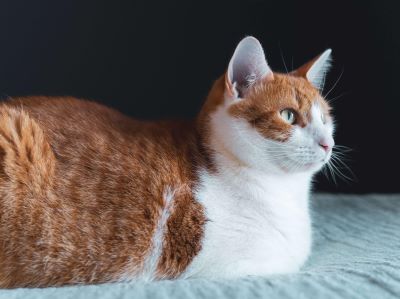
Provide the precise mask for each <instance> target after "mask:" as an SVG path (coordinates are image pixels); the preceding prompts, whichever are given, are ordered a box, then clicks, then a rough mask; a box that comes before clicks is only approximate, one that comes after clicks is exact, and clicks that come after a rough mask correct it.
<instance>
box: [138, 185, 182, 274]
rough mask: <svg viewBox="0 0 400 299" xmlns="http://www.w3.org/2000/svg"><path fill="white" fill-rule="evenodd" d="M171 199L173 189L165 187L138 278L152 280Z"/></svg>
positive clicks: (169, 211) (169, 212)
mask: <svg viewBox="0 0 400 299" xmlns="http://www.w3.org/2000/svg"><path fill="white" fill-rule="evenodd" d="M173 199H174V191H173V190H172V189H171V188H167V189H166V190H165V192H164V208H163V210H162V211H161V216H160V219H159V220H158V223H157V227H156V231H155V232H154V235H153V239H152V248H151V251H150V254H149V255H148V256H147V258H146V260H145V262H144V266H143V272H142V273H141V275H140V279H142V280H144V281H152V280H154V278H155V274H156V271H157V265H158V261H159V259H160V256H161V253H162V249H163V240H164V233H165V229H166V225H167V221H168V218H169V216H170V214H171V208H172V205H173Z"/></svg>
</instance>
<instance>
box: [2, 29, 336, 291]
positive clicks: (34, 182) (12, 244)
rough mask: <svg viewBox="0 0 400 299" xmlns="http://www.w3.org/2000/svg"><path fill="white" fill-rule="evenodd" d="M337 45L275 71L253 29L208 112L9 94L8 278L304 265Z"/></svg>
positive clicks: (127, 276) (234, 273) (105, 278)
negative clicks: (150, 113) (186, 114)
mask: <svg viewBox="0 0 400 299" xmlns="http://www.w3.org/2000/svg"><path fill="white" fill-rule="evenodd" d="M330 52H331V51H330V50H327V51H325V52H324V53H323V54H322V55H320V56H318V57H317V58H315V59H314V60H312V61H310V62H309V63H307V64H305V65H304V66H302V67H300V68H299V69H297V70H295V71H293V72H291V73H288V74H280V73H275V72H272V71H271V69H270V67H269V66H268V64H267V62H266V60H265V57H264V52H263V50H262V47H261V45H260V43H259V42H258V41H257V40H256V39H255V38H253V37H246V38H244V39H243V40H242V41H241V42H240V43H239V45H238V46H237V48H236V50H235V52H234V55H233V57H232V59H231V61H230V63H229V66H228V69H227V72H226V73H225V74H224V75H223V76H222V77H221V78H219V79H218V80H217V81H216V82H215V84H214V86H213V87H212V89H211V92H210V94H209V96H208V98H207V100H206V102H205V104H204V106H203V108H202V110H201V111H200V113H199V115H198V117H197V118H196V119H195V120H193V121H188V122H184V121H182V122H177V121H175V122H173V121H162V122H161V121H160V122H144V121H137V120H134V119H131V118H129V117H127V116H124V115H123V114H121V113H119V112H117V111H115V110H112V109H110V108H107V107H104V106H102V105H99V104H96V103H94V102H89V101H83V100H78V99H74V98H48V97H26V98H15V99H13V100H10V101H7V102H3V103H1V104H0V238H1V240H2V242H1V243H0V287H3V288H13V287H44V286H55V285H66V284H78V283H79V284H82V283H102V282H113V281H130V280H141V279H145V280H157V279H174V278H189V277H210V278H229V277H241V276H245V275H269V274H275V273H290V272H293V271H296V270H298V269H299V268H300V267H301V265H302V264H303V263H304V262H305V260H306V259H307V257H308V255H309V253H310V246H311V227H310V217H309V211H308V198H309V190H310V185H311V180H312V177H313V174H315V173H316V172H317V171H318V170H319V169H320V168H321V167H322V166H323V165H324V164H325V163H326V162H327V161H328V160H329V159H330V156H331V152H332V147H333V145H334V141H333V138H332V134H333V130H334V126H333V121H332V117H331V116H330V113H329V110H330V108H329V106H328V104H327V102H326V101H325V100H324V98H323V97H322V96H321V94H320V92H319V88H320V87H321V84H322V82H323V80H324V76H325V72H326V71H327V69H328V66H329V60H330Z"/></svg>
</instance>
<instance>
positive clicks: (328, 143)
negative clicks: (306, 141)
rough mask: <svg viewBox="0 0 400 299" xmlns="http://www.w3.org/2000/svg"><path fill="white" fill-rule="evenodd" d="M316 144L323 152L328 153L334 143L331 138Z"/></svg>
mask: <svg viewBox="0 0 400 299" xmlns="http://www.w3.org/2000/svg"><path fill="white" fill-rule="evenodd" d="M318 144H319V146H320V147H322V148H323V150H324V151H325V152H329V151H330V150H331V149H332V147H333V145H334V141H333V138H327V139H321V140H320V141H319V142H318Z"/></svg>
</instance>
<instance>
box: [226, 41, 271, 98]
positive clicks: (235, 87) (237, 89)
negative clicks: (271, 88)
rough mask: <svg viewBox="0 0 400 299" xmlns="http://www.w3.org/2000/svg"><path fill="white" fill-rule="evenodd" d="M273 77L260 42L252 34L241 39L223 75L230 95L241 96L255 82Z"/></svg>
mask: <svg viewBox="0 0 400 299" xmlns="http://www.w3.org/2000/svg"><path fill="white" fill-rule="evenodd" d="M273 78H274V75H273V73H272V71H271V68H270V67H269V66H268V63H267V61H266V59H265V56H264V51H263V48H262V46H261V44H260V42H259V41H258V40H257V39H256V38H254V37H252V36H248V37H245V38H244V39H242V40H241V41H240V43H239V44H238V45H237V47H236V49H235V52H234V53H233V56H232V58H231V61H230V62H229V66H228V71H227V72H226V75H225V83H226V87H227V90H228V92H229V93H230V96H233V97H236V98H238V97H243V95H244V94H245V93H246V90H247V89H248V88H249V87H250V86H251V85H252V84H254V83H255V82H257V81H259V80H261V79H268V80H273Z"/></svg>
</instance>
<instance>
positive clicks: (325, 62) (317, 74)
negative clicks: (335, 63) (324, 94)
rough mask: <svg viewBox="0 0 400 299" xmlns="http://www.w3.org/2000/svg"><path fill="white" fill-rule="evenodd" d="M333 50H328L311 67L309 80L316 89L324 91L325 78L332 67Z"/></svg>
mask: <svg viewBox="0 0 400 299" xmlns="http://www.w3.org/2000/svg"><path fill="white" fill-rule="evenodd" d="M331 53H332V50H331V49H327V50H325V51H324V53H322V54H321V55H320V56H319V57H318V58H317V60H315V62H314V64H313V65H312V66H311V67H310V69H309V70H308V72H307V75H306V76H307V79H308V81H310V82H311V83H312V84H313V85H314V86H315V87H316V88H318V89H320V90H322V89H323V87H324V84H325V76H326V73H327V72H328V70H329V68H330V66H331V60H332V58H331Z"/></svg>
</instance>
